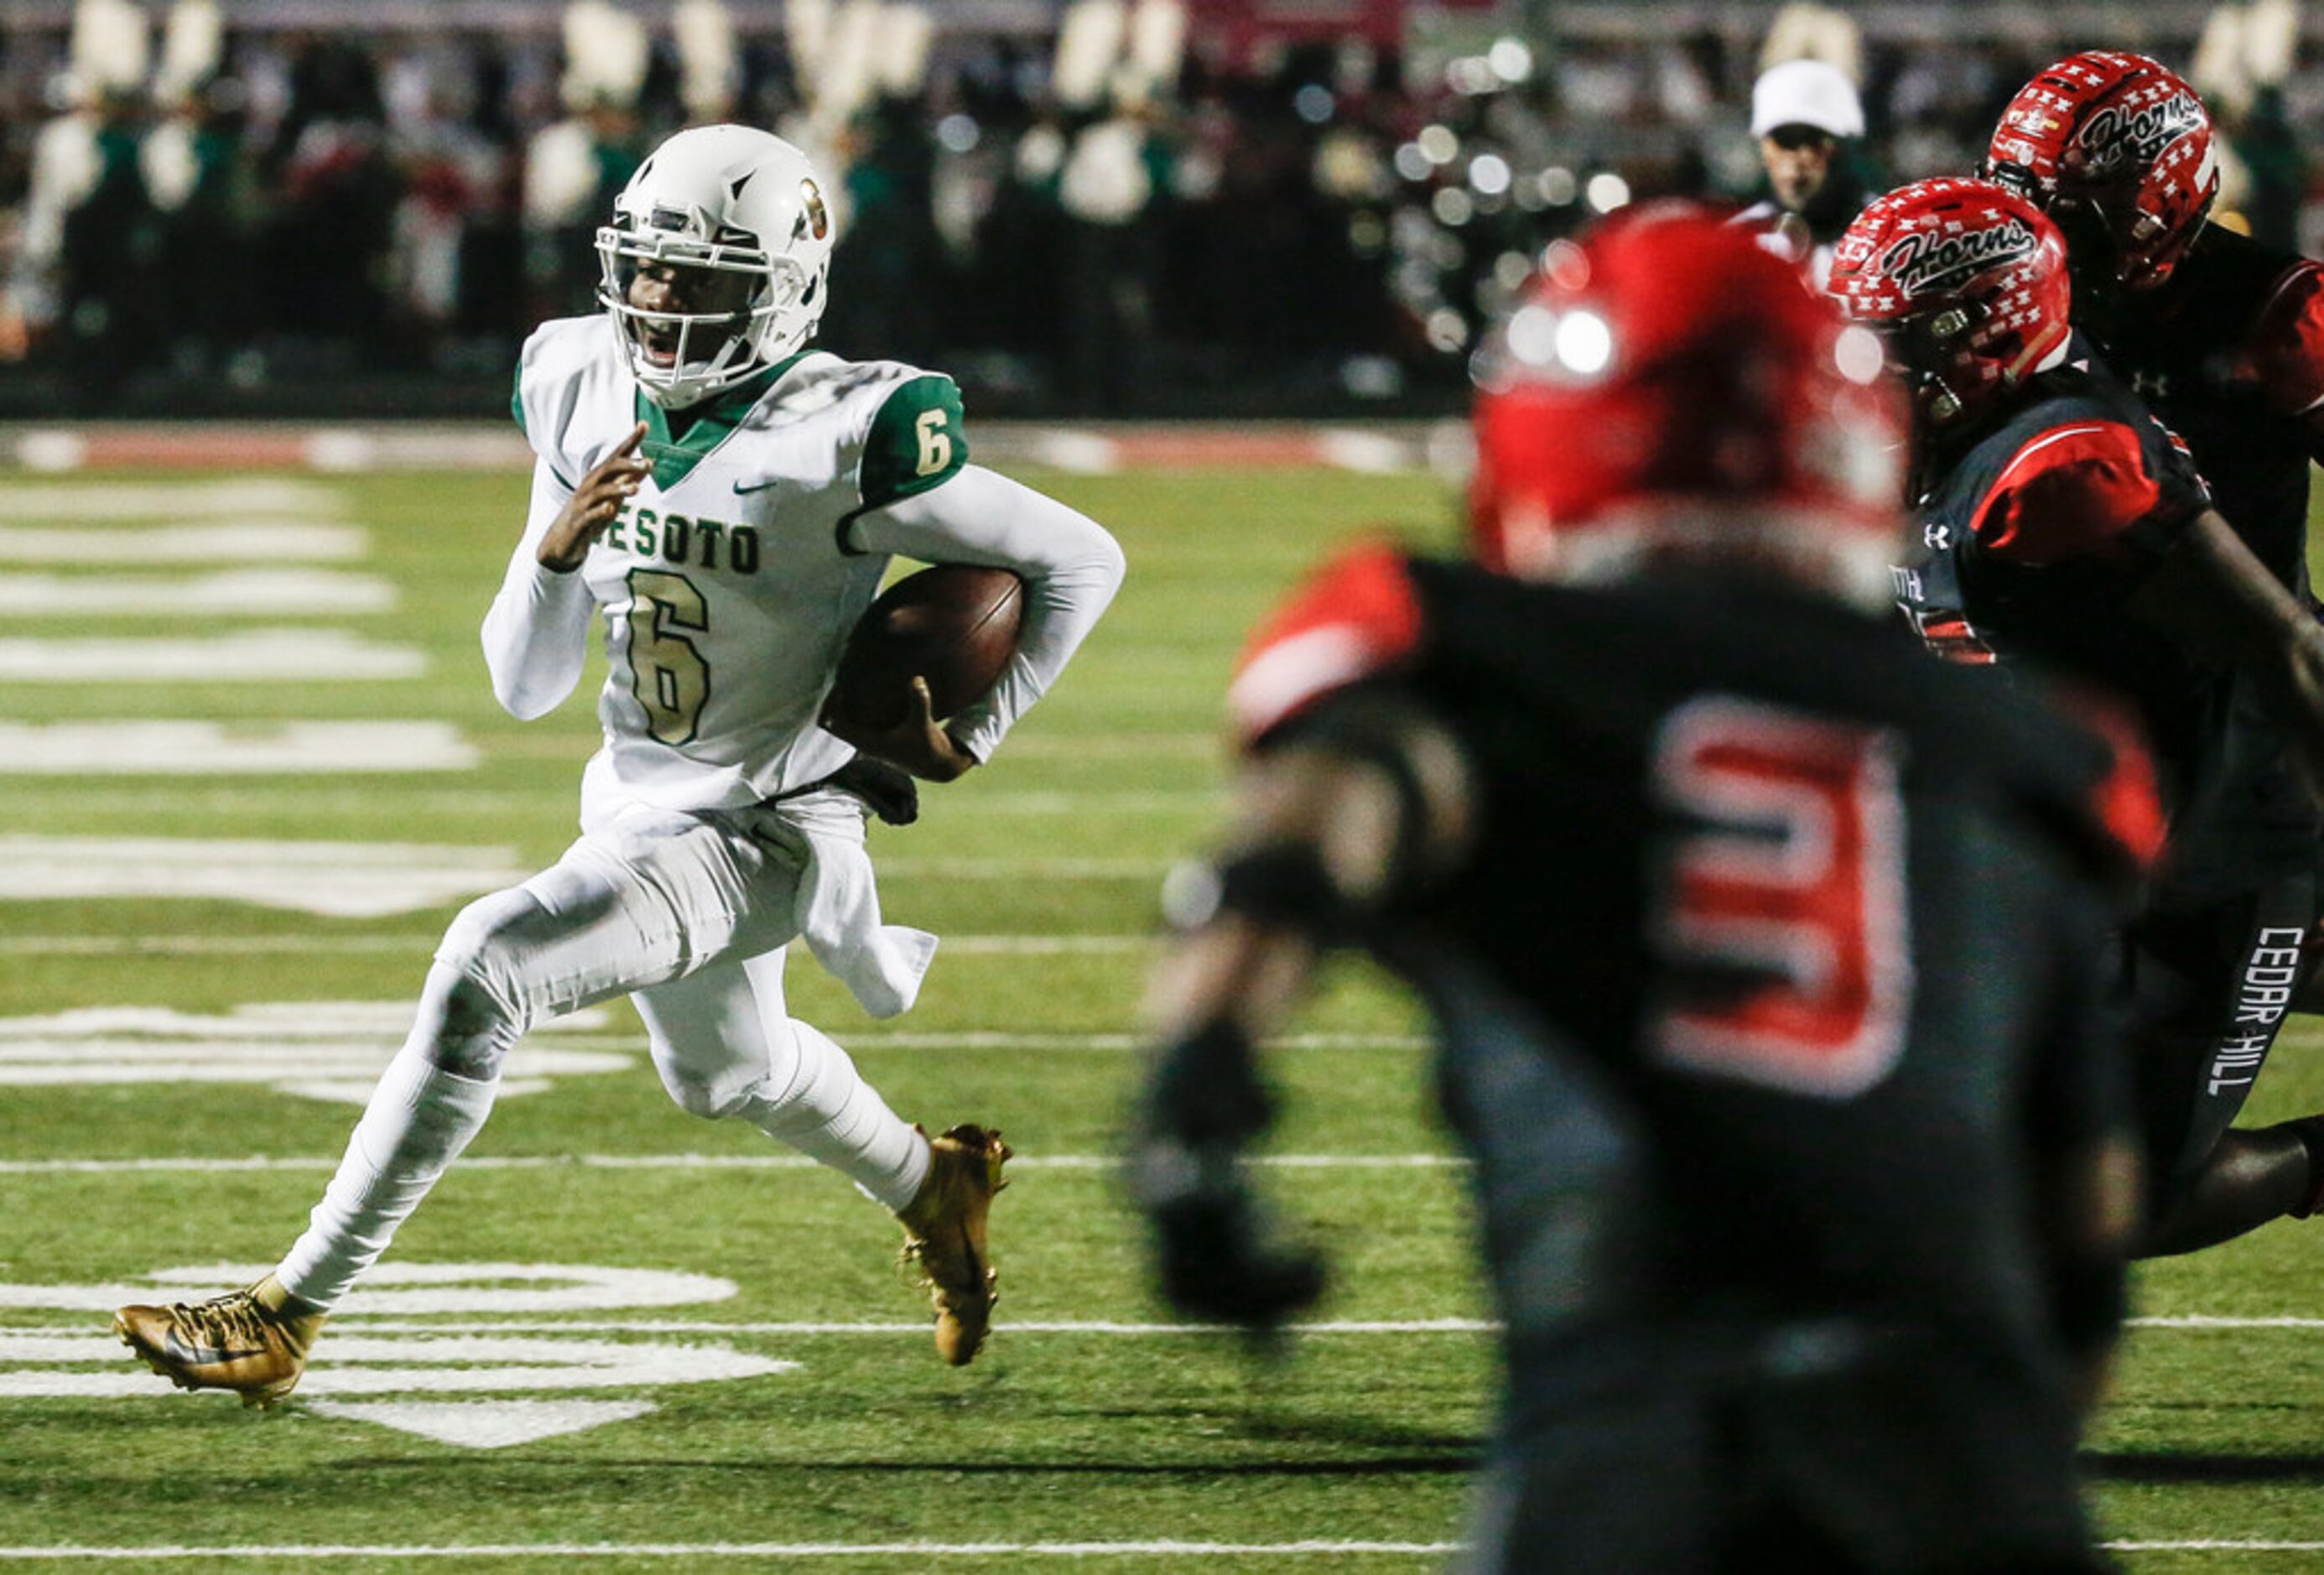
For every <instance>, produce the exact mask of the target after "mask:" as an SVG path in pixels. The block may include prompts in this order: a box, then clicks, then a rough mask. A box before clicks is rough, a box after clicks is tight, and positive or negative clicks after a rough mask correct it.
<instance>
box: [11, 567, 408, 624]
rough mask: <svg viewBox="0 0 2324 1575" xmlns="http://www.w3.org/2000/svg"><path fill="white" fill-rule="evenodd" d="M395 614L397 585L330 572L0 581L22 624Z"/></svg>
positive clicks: (50, 577) (249, 571) (227, 572)
mask: <svg viewBox="0 0 2324 1575" xmlns="http://www.w3.org/2000/svg"><path fill="white" fill-rule="evenodd" d="M394 607H395V586H394V585H392V584H391V583H389V582H388V581H386V580H383V579H381V578H379V577H378V576H374V575H350V574H340V573H337V572H334V571H333V570H330V569H309V568H245V569H226V570H223V571H221V572H219V573H217V574H208V575H195V576H190V577H185V576H162V575H0V613H9V614H11V615H12V616H15V617H20V618H99V617H104V618H118V617H124V616H142V615H145V614H149V613H150V614H155V615H159V616H161V617H174V618H190V617H195V616H198V615H207V616H211V617H224V616H229V615H232V616H241V617H258V618H279V617H281V616H282V615H283V614H284V613H296V614H298V615H299V616H300V617H302V618H319V617H322V616H324V615H326V614H331V613H386V612H392V610H393V609H394Z"/></svg>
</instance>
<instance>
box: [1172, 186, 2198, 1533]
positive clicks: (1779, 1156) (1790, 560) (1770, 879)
mask: <svg viewBox="0 0 2324 1575" xmlns="http://www.w3.org/2000/svg"><path fill="white" fill-rule="evenodd" d="M1483 370H1484V375H1485V376H1486V378H1487V379H1488V384H1487V388H1488V391H1487V392H1486V394H1485V396H1484V397H1483V398H1482V399H1480V404H1479V439H1480V472H1479V484H1478V491H1477V495H1476V498H1475V500H1474V502H1475V515H1476V519H1477V521H1478V526H1479V532H1480V543H1479V544H1480V554H1481V556H1482V557H1484V558H1485V559H1486V560H1487V562H1488V563H1489V564H1491V565H1493V566H1497V567H1499V568H1502V569H1514V570H1517V571H1518V572H1519V573H1520V574H1521V575H1523V576H1526V577H1524V578H1520V577H1517V576H1513V575H1511V574H1508V573H1497V572H1492V570H1490V569H1489V568H1487V567H1484V566H1478V565H1467V564H1455V563H1435V562H1429V561H1425V560H1420V559H1415V558H1412V557H1406V555H1404V554H1402V553H1399V552H1397V551H1395V550H1393V549H1390V548H1385V547H1375V548H1365V549H1362V550H1359V551H1357V552H1354V553H1351V554H1350V555H1348V556H1346V557H1343V558H1342V559H1341V560H1340V561H1339V562H1338V563H1337V564H1336V565H1335V566H1333V567H1331V568H1329V569H1327V570H1326V571H1324V572H1323V574H1322V575H1321V576H1318V577H1317V578H1316V579H1315V580H1314V582H1313V583H1312V584H1311V585H1309V586H1308V588H1307V589H1306V590H1305V591H1304V592H1303V593H1301V594H1298V595H1297V596H1296V597H1295V598H1294V600H1293V601H1292V602H1291V603H1289V604H1288V605H1287V606H1286V608H1285V609H1284V610H1283V611H1281V612H1280V613H1277V615H1276V616H1275V618H1274V619H1272V620H1271V621H1270V622H1268V623H1267V624H1266V625H1264V626H1263V627H1262V628H1261V630H1260V631H1259V633H1258V635H1257V636H1256V637H1255V639H1254V640H1253V642H1252V644H1251V647H1250V650H1249V652H1248V653H1247V655H1246V657H1245V659H1244V660H1243V662H1242V664H1241V666H1240V670H1239V672H1238V674H1237V677H1235V680H1234V683H1233V686H1232V688H1231V691H1230V695H1229V703H1230V707H1231V711H1232V712H1233V714H1234V717H1235V720H1236V723H1237V724H1238V730H1239V732H1240V735H1241V737H1242V740H1243V741H1244V743H1245V744H1246V746H1247V749H1248V751H1249V754H1248V763H1247V770H1246V788H1247V791H1246V793H1245V796H1244V797H1245V808H1244V810H1243V813H1242V815H1241V817H1240V821H1239V823H1238V824H1237V825H1236V826H1235V828H1234V830H1233V832H1232V833H1231V838H1230V842H1229V844H1228V848H1227V851H1226V852H1224V853H1223V854H1222V855H1221V856H1220V858H1219V859H1218V860H1217V861H1214V862H1213V863H1212V864H1211V865H1209V866H1207V867H1206V868H1204V869H1203V870H1200V871H1198V872H1196V873H1194V874H1193V875H1189V876H1186V877H1184V878H1182V879H1181V880H1178V881H1177V882H1176V889H1177V891H1178V895H1179V898H1180V904H1181V907H1183V908H1184V909H1185V910H1186V911H1185V912H1184V913H1183V914H1182V915H1181V916H1182V919H1183V921H1184V922H1185V923H1186V924H1187V925H1188V926H1189V928H1188V930H1187V932H1186V934H1185V936H1184V937H1183V938H1182V940H1181V942H1180V943H1179V944H1178V945H1177V947H1176V949H1175V951H1174V953H1173V954H1172V956H1171V958H1170V960H1169V962H1168V963H1167V964H1166V965H1165V968H1164V971H1163V972H1162V973H1161V974H1160V975H1159V976H1158V978H1157V999H1158V1000H1159V1002H1160V1003H1161V1012H1162V1022H1161V1024H1160V1034H1161V1048H1160V1050H1159V1051H1158V1053H1157V1058H1156V1063H1155V1066H1154V1070H1153V1075H1152V1081H1151V1083H1150V1085H1149V1088H1148V1094H1147V1098H1146V1101H1145V1106H1144V1115H1143V1119H1142V1120H1141V1125H1140V1129H1139V1133H1138V1136H1137V1139H1136V1143H1135V1146H1134V1149H1133V1153H1132V1156H1131V1174H1132V1178H1133V1182H1134V1184H1135V1186H1136V1188H1137V1191H1138V1194H1139V1198H1140V1200H1141V1202H1143V1204H1144V1206H1145V1208H1146V1209H1147V1211H1148V1214H1149V1215H1150V1217H1151V1219H1152V1220H1153V1224H1154V1227H1155V1234H1156V1240H1157V1255H1158V1262H1159V1267H1160V1271H1161V1277H1162V1282H1163V1285H1164V1288H1165V1290H1166V1291H1167V1294H1169V1295H1170V1297H1171V1298H1172V1300H1173V1301H1174V1302H1175V1303H1176V1304H1177V1305H1178V1306H1180V1307H1181V1308H1182V1309H1184V1310H1185V1311H1186V1312H1187V1313H1190V1314H1192V1315H1194V1316H1200V1317H1206V1318H1227V1319H1233V1320H1236V1321H1240V1322H1248V1323H1254V1324H1265V1323H1269V1322H1277V1321H1279V1320H1281V1319H1283V1318H1285V1317H1287V1316H1288V1315H1289V1314H1290V1313H1292V1312H1294V1311H1296V1308H1297V1307H1299V1306H1300V1305H1303V1304H1304V1303H1305V1301H1306V1300H1307V1299H1308V1298H1311V1297H1312V1296H1313V1295H1314V1294H1315V1292H1316V1291H1317V1289H1318V1287H1319V1285H1320V1266H1319V1264H1318V1263H1317V1262H1316V1261H1315V1260H1314V1259H1313V1258H1312V1257H1308V1256H1306V1255H1305V1254H1304V1253H1303V1252H1301V1251H1299V1250H1296V1249H1294V1248H1288V1247H1286V1245H1284V1243H1283V1241H1282V1239H1280V1238H1279V1237H1278V1236H1277V1234H1276V1232H1275V1231H1274V1230H1273V1228H1272V1227H1271V1225H1270V1224H1269V1223H1268V1220H1267V1218H1266V1217H1265V1215H1264V1214H1263V1212H1262V1211H1261V1210H1260V1208H1259V1203H1258V1202H1257V1201H1256V1199H1255V1197H1254V1196H1253V1194H1252V1193H1251V1192H1250V1190H1249V1188H1248V1186H1247V1184H1246V1183H1245V1182H1244V1180H1243V1178H1242V1176H1241V1174H1240V1172H1239V1171H1238V1169H1237V1166H1236V1164H1235V1159H1236V1156H1237V1155H1238V1153H1239V1152H1240V1149H1241V1148H1242V1147H1244V1146H1245V1145H1247V1144H1248V1143H1249V1142H1250V1140H1251V1139H1252V1138H1254V1137H1255V1136H1256V1135H1257V1133H1258V1132H1259V1130H1261V1129H1262V1128H1264V1126H1265V1125H1266V1122H1267V1118H1268V1095H1267V1093H1266V1091H1265V1089H1264V1087H1263V1085H1262V1083H1261V1082H1259V1078H1258V1075H1257V1073H1256V1071H1255V1067H1254V1056H1253V1054H1252V1045H1253V1042H1254V1040H1255V1039H1256V1038H1257V1037H1258V1036H1260V1035H1262V1034H1264V1033H1266V1032H1268V1031H1270V1030H1271V1029H1272V1028H1273V1027H1275V1026H1276V1025H1277V1024H1278V1023H1279V1022H1280V1021H1282V1020H1283V1018H1285V1017H1286V1015H1287V1014H1288V1012H1289V1011H1290V1010H1291V1009H1292V1008H1293V1006H1294V1004H1295V1002H1296V999H1297V998H1298V997H1299V995H1300V994H1301V993H1302V992H1303V990H1304V988H1305V981H1306V980H1307V979H1308V977H1309V973H1310V971H1311V969H1312V967H1313V966H1314V962H1315V960H1316V957H1317V956H1318V954H1319V953H1321V952H1322V951H1323V950H1324V949H1326V948H1328V947H1331V946H1333V945H1340V944H1351V945H1358V946H1361V947H1363V948H1365V949H1367V950H1369V952H1370V953H1372V954H1373V955H1374V956H1376V957H1377V958H1379V959H1380V960H1381V961H1382V962H1383V963H1386V964H1387V965H1388V967H1390V968H1391V969H1393V970H1394V971H1396V972H1397V973H1399V974H1400V975H1402V976H1403V977H1404V978H1405V979H1406V981H1409V982H1410V983H1411V984H1412V985H1413V987H1414V988H1415V989H1416V990H1417V991H1418V992H1419V993H1420V994H1421V996H1422V997H1423V998H1424V999H1425V1001H1426V1003H1427V1005H1428V1007H1429V1009H1430V1011H1431V1013H1432V1016H1433V1018H1434V1022H1435V1025H1436V1028H1437V1032H1438V1035H1439V1038H1440V1045H1441V1055H1440V1076H1441V1085H1442V1088H1443V1099H1444V1105H1445V1109H1446V1111H1447V1113H1448V1115H1449V1117H1450V1119H1451V1120H1452V1124H1453V1126H1454V1127H1455V1128H1456V1129H1457V1130H1458V1132H1459V1134H1460V1136H1461V1138H1462V1141H1463V1142H1464V1144H1465V1145H1466V1146H1467V1147H1468V1148H1469V1150H1470V1151H1471V1153H1472V1154H1473V1155H1474V1156H1475V1158H1476V1162H1477V1163H1476V1170H1475V1180H1474V1185H1475V1189H1476V1195H1477V1202H1478V1212H1479V1216H1480V1221H1481V1226H1482V1231H1483V1246H1484V1250H1485V1257H1486V1261H1487V1264H1488V1266H1489V1271H1490V1274H1491V1276H1492V1281H1493V1285H1494V1288H1495V1292H1496V1295H1497V1298H1498V1302H1499V1311H1500V1313H1501V1316H1502V1319H1503V1321H1504V1322H1505V1325H1506V1330H1507V1332H1506V1335H1505V1337H1504V1346H1505V1353H1506V1358H1507V1361H1508V1388H1507V1395H1506V1400H1505V1404H1504V1406H1503V1414H1502V1418H1501V1423H1500V1427H1499V1438H1498V1441H1497V1443H1496V1445H1495V1449H1494V1452H1493V1458H1492V1462H1491V1464H1490V1467H1489V1471H1488V1473H1487V1477H1486V1479H1485V1482H1484V1484H1483V1487H1482V1491H1481V1494H1480V1504H1479V1508H1478V1515H1477V1522H1476V1526H1475V1536H1474V1549H1475V1551H1474V1553H1473V1555H1472V1557H1471V1561H1470V1567H1473V1568H1475V1569H1478V1570H1525V1571H1556V1570H1655V1571H1691V1570H1754V1571H1757V1570H1769V1569H1782V1570H1972V1569H1975V1570H1996V1569H2008V1570H2078V1569H2086V1568H2090V1567H2092V1566H2093V1562H2094V1556H2093V1554H2092V1553H2091V1551H2090V1544H2089V1530H2088V1527H2087V1525H2086V1524H2085V1522H2084V1519H2083V1515H2082V1512H2081V1508H2080V1502H2079V1498H2078V1494H2077V1487H2076V1481H2075V1474H2074V1459H2073V1457H2074V1447H2075V1441H2076V1437H2077V1432H2078V1429H2079V1425H2080V1417H2081V1414H2082V1406H2083V1405H2084V1404H2085V1403H2086V1401H2087V1399H2088V1398H2089V1395H2090V1394H2091V1393H2092V1392H2093V1389H2094V1387H2095V1381H2096V1372H2097V1368H2098V1364H2099V1362H2100V1360H2101V1359H2102V1357H2103V1354H2104V1352H2105V1351H2106V1350H2107V1347H2108V1345H2109V1344H2110V1341H2111V1339H2112V1336H2113V1333H2114V1330H2115V1326H2116V1321H2117V1317H2118V1313H2119V1294H2120V1263H2119V1253H2120V1251H2121V1249H2122V1248H2123V1246H2124V1243H2125V1241H2126V1236H2127V1232H2128V1230H2129V1228H2130V1214H2131V1197H2132V1194H2133V1193H2134V1192H2135V1181H2134V1180H2133V1176H2134V1174H2135V1162H2134V1161H2133V1159H2132V1158H2131V1148H2130V1145H2129V1141H2128V1135H2127V1132H2126V1128H2125V1125H2124V1122H2123V1119H2122V1114H2121V1109H2120V1106H2119V1104H2118V1102H2117V1101H2118V1100H2119V1098H2120V1096H2121V1092H2122V1091H2121V1089H2120V1087H2119V1085H2118V1072H2119V1068H2118V1064H2117V1062H2116V1058H2115V1057H2114V1056H2113V1055H2111V1054H2110V1053H2109V1048H2110V1047H2109V1046H2108V1045H2107V1044H2106V1043H2104V1042H2103V1040H2102V1038H2101V1036H2099V1035H2098V1032H2097V1021H2098V1019H2097V1014H2096V1012H2095V1009H2094V997H2095V992H2096V991H2097V990H2098V960H2099V950H2100V944H2101V937H2102V935H2103V932H2104V929H2105V926H2106V925H2107V922H2108V920H2109V916H2110V913H2111V908H2110V905H2109V901H2108V897H2107V893H2108V891H2109V889H2110V888H2111V887H2112V886H2113V885H2114V884H2115V883H2116V881H2117V880H2118V879H2119V878H2120V877H2121V876H2122V875H2123V874H2124V873H2125V872H2126V870H2127V869H2128V867H2129V866H2131V865H2132V864H2133V863H2134V862H2135V856H2136V852H2137V851H2142V850H2143V851H2148V852H2151V851H2152V849H2153V847H2154V846H2155V845H2156V844H2157V843H2159V838H2160V820H2159V810H2158V808H2157V806H2156V805H2155V803H2154V801H2153V797H2152V793H2151V789H2150V788H2146V787H2144V786H2143V785H2142V784H2143V782H2144V778H2143V777H2142V775H2141V773H2142V772H2143V771H2144V769H2145V766H2146V762H2145V758H2144V755H2143V753H2142V752H2141V751H2139V750H2138V748H2137V747H2136V746H2135V744H2131V743H2126V742H2115V743H2110V742H2108V741H2106V740H2105V739H2103V738H2102V737H2100V736H2099V735H2098V734H2096V733H2094V732H2090V731H2089V730H2087V729H2086V728H2084V727H2082V726H2081V725H2080V724H2078V723H2075V722H2073V721H2070V719H2069V718H2068V717H2067V716H2066V715H2065V714H2062V713H2061V712H2060V711H2058V710H2056V709H2054V708H2052V706H2051V705H2048V704H2046V703H2044V702H2043V701H2042V700H2040V699H2038V698H2036V697H2035V696H2033V695H2031V694H2025V695H2012V694H2006V693H1997V692H1996V691H1995V689H1994V688H1993V686H1991V685H1989V684H1987V683H1985V682H1983V681H1981V679H1980V678H1979V677H1978V676H1977V675H1972V674H1967V673H1960V672H1957V671H1955V670H1953V669H1951V668H1947V667H1946V666H1945V665H1943V664H1941V663H1936V662H1932V661H1929V660H1928V659H1927V658H1926V657H1925V655H1924V654H1923V653H1922V652H1921V651H1920V650H1919V649H1916V647H1915V645H1914V642H1913V641H1912V640H1911V639H1910V638H1909V636H1908V635H1907V634H1906V632H1905V631H1903V630H1901V629H1899V628H1897V627H1895V625H1894V624H1893V623H1892V622H1888V621H1886V619H1885V618H1883V617H1882V616H1881V615H1880V613H1881V612H1882V603H1883V602H1884V600H1885V589H1886V562H1887V561H1888V559H1889V557H1890V556H1891V554H1892V553H1893V552H1894V550H1895V545H1896V538H1897V534H1898V530H1899V527H1900V521H1899V520H1898V518H1897V516H1896V512H1895V495H1896V487H1897V484H1898V479H1899V478H1898V477H1897V476H1896V474H1895V468H1894V460H1893V457H1892V456H1893V454H1894V451H1895V447H1896V440H1897V438H1898V437H1900V436H1901V433H1900V426H1901V421H1900V418H1899V415H1898V413H1897V410H1896V409H1895V399H1894V391H1893V389H1892V388H1891V387H1889V386H1888V382H1887V380H1886V377H1885V376H1884V375H1883V373H1882V368H1881V364H1880V356H1879V352H1878V347H1877V344H1873V343H1871V342H1870V336H1868V335H1866V334H1864V333H1863V332H1862V331H1861V330H1856V331H1849V330H1846V329H1844V328H1843V327H1842V325H1841V324H1840V321H1839V320H1838V318H1837V317H1836V316H1835V315H1833V314H1831V312H1830V310H1829V309H1828V307H1827V305H1826V304H1825V303H1824V302H1822V301H1821V300H1820V299H1816V298H1814V297H1812V296H1810V295H1809V294H1808V293H1807V292H1806V291H1804V290H1802V289H1801V287H1800V284H1799V282H1798V280H1797V276H1796V274H1795V272H1793V271H1792V270H1791V269H1789V268H1788V267H1787V266H1786V265H1785V264H1784V263H1781V262H1778V261H1777V260H1775V258H1773V257H1771V256H1769V255H1768V254H1766V253H1764V252H1762V251H1761V250H1759V249H1758V248H1757V246H1755V245H1754V244H1752V243H1751V241H1750V239H1749V238H1748V236H1747V235H1741V234H1739V233H1738V232H1737V231H1735V230H1733V229H1731V228H1727V227H1723V226H1720V225H1718V224H1717V223H1715V222H1714V221H1713V220H1711V218H1710V217H1708V216H1702V215H1700V214H1699V213H1694V212H1692V211H1687V212H1685V213H1683V214H1680V215H1675V216H1674V215H1673V214H1672V213H1670V212H1668V211H1650V212H1647V213H1645V214H1641V215H1639V216H1637V217H1634V218H1632V219H1630V220H1628V222H1625V223H1622V224H1618V225H1616V226H1609V228H1608V229H1606V230H1604V231H1602V232H1600V235H1597V236H1596V237H1594V238H1593V239H1591V241H1589V242H1588V243H1587V244H1585V245H1583V246H1582V248H1580V249H1579V250H1577V251H1573V252H1571V253H1560V254H1559V255H1558V256H1557V258H1556V259H1555V260H1554V263H1553V265H1552V268H1551V270H1550V272H1548V274H1547V275H1546V277H1545V279H1544V280H1543V281H1541V282H1540V284H1539V287H1538V288H1537V289H1536V290H1535V292H1534V293H1533V294H1532V295H1531V296H1530V297H1529V298H1528V299H1527V300H1526V303H1525V304H1524V305H1523V306H1522V307H1521V308H1520V309H1519V310H1518V311H1517V314H1516V315H1515V317H1514V318H1512V319H1511V321H1510V322H1509V324H1508V327H1507V329H1506V332H1505V333H1504V335H1503V336H1502V338H1501V341H1500V344H1499V347H1498V348H1497V350H1496V352H1495V354H1494V355H1493V356H1492V357H1491V358H1490V359H1489V364H1487V366H1486V367H1485V368H1484V369H1483ZM1585 432H1586V433H1590V434H1592V435H1593V436H1594V437H1597V438H1598V439H1600V440H1599V441H1594V442H1576V441H1573V440H1572V435H1573V434H1575V433H1585ZM1535 582H1543V583H1535Z"/></svg>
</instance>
